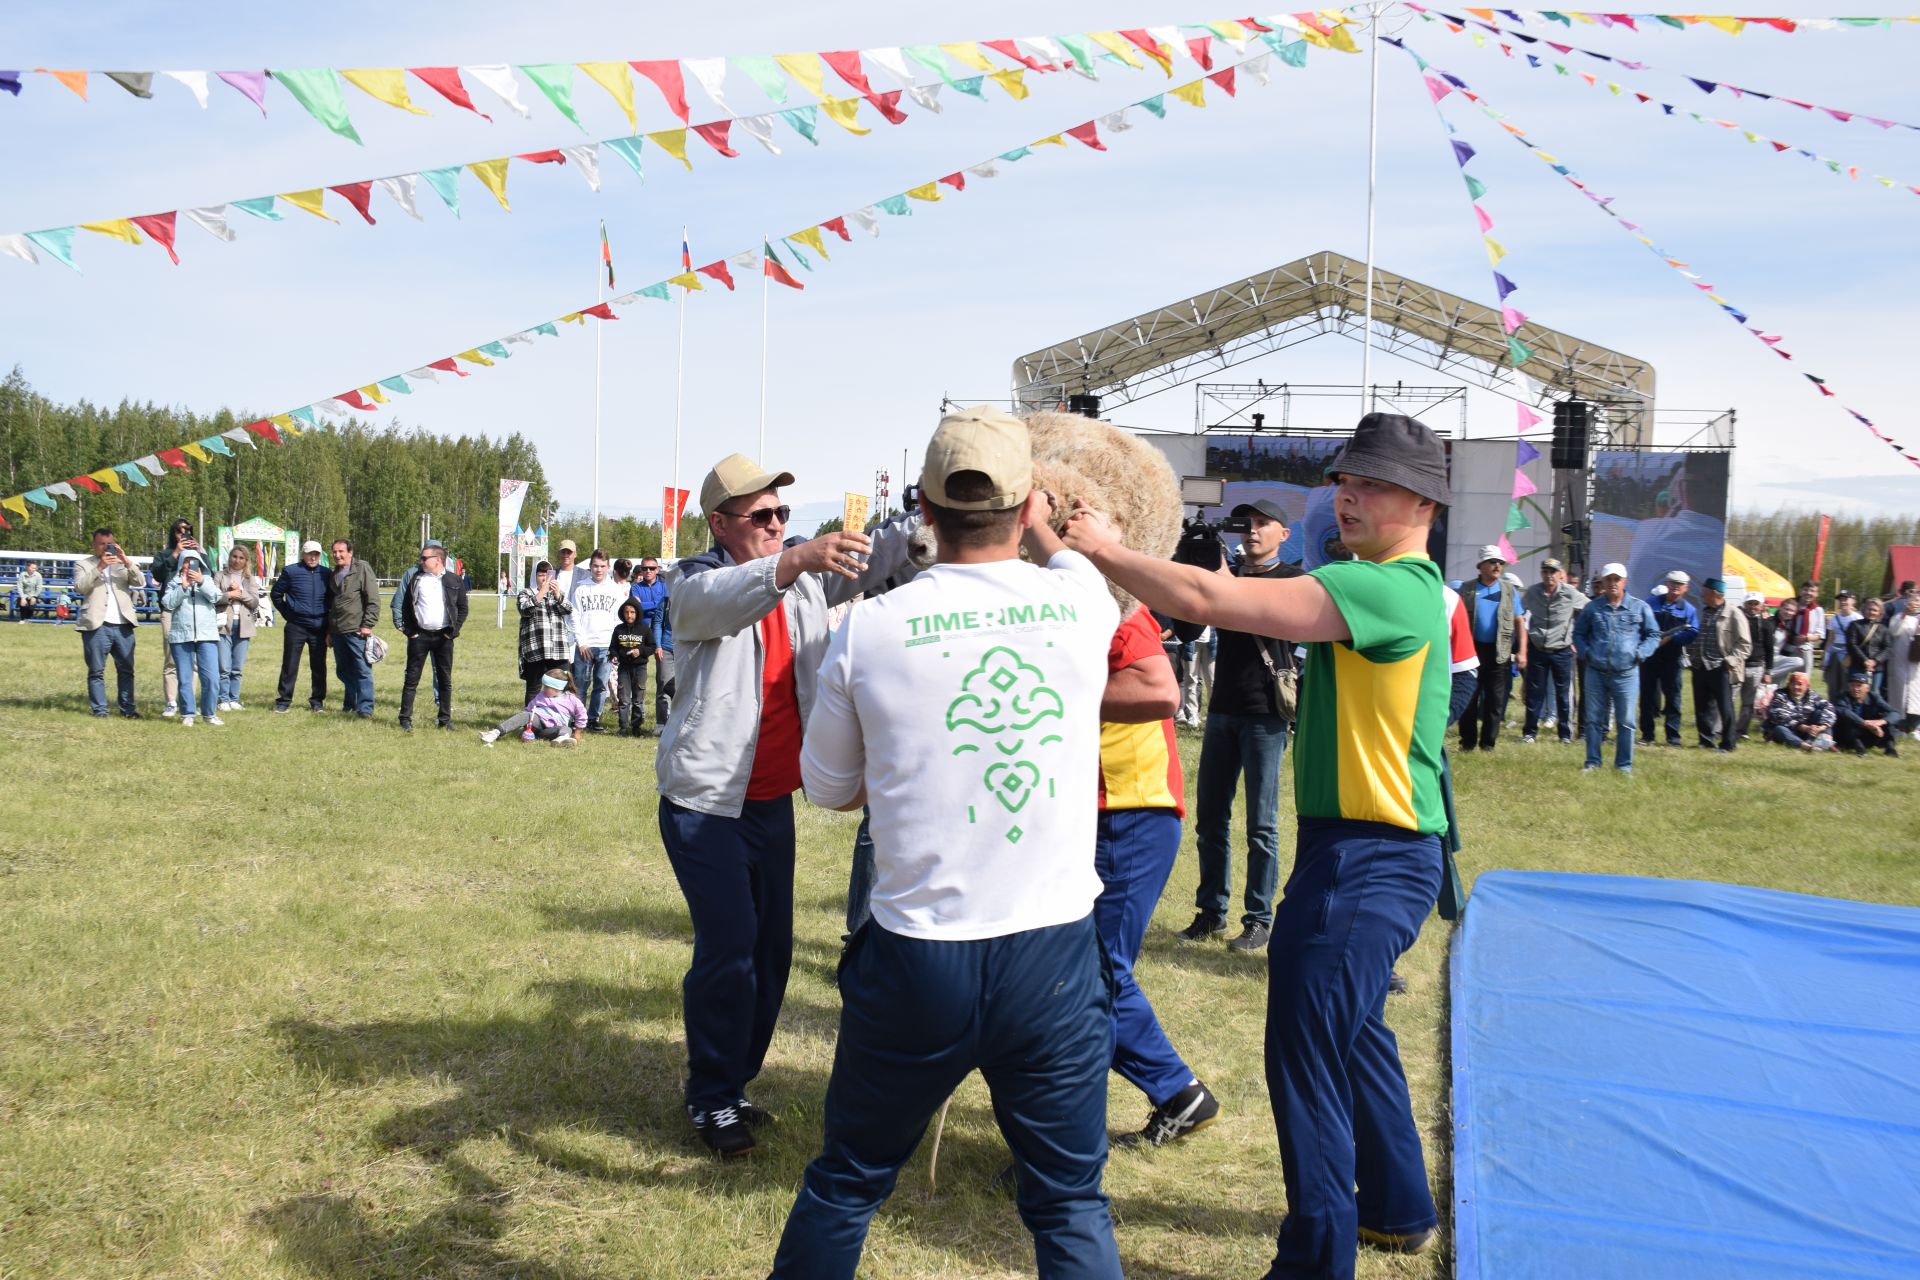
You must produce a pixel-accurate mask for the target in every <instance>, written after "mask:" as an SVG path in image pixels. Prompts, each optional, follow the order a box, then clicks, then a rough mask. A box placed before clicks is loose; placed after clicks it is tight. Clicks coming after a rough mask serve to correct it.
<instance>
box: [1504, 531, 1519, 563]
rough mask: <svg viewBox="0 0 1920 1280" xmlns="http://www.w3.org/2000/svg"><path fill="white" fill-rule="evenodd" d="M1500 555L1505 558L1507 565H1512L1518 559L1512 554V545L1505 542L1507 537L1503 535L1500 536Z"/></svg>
mask: <svg viewBox="0 0 1920 1280" xmlns="http://www.w3.org/2000/svg"><path fill="white" fill-rule="evenodd" d="M1500 554H1501V555H1503V556H1505V557H1506V560H1507V563H1508V564H1512V563H1513V562H1514V561H1515V560H1516V559H1518V557H1517V556H1515V555H1514V554H1513V544H1512V543H1511V542H1508V541H1507V535H1506V534H1504V533H1503V534H1501V535H1500Z"/></svg>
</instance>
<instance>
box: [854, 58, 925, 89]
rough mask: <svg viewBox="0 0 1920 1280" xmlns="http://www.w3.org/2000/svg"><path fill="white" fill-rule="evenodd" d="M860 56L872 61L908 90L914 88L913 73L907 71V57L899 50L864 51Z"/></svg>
mask: <svg viewBox="0 0 1920 1280" xmlns="http://www.w3.org/2000/svg"><path fill="white" fill-rule="evenodd" d="M860 56H861V57H863V58H867V59H869V60H871V61H872V62H873V64H874V65H875V66H877V67H879V68H880V69H881V70H882V71H885V72H886V73H887V74H888V75H890V76H892V77H893V78H894V79H895V80H898V81H899V82H900V83H901V84H902V85H904V86H906V87H907V88H909V89H911V88H912V87H913V72H911V71H909V70H907V59H906V55H904V54H902V53H901V52H900V50H899V49H897V48H889V49H862V50H861V51H860Z"/></svg>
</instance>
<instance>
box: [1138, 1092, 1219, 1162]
mask: <svg viewBox="0 0 1920 1280" xmlns="http://www.w3.org/2000/svg"><path fill="white" fill-rule="evenodd" d="M1219 1118H1220V1099H1218V1098H1216V1097H1214V1096H1213V1093H1212V1092H1211V1091H1210V1090H1209V1089H1208V1088H1207V1086H1205V1085H1203V1084H1201V1083H1200V1082H1199V1081H1198V1080H1195V1081H1194V1082H1193V1083H1192V1084H1190V1085H1188V1086H1187V1087H1186V1088H1184V1089H1182V1090H1181V1091H1180V1092H1178V1093H1176V1094H1174V1095H1173V1096H1172V1097H1171V1098H1168V1099H1167V1100H1166V1101H1165V1102H1163V1103H1161V1104H1160V1105H1159V1106H1157V1107H1155V1108H1154V1109H1153V1110H1152V1111H1151V1112H1149V1113H1148V1114H1147V1124H1146V1127H1145V1128H1143V1129H1141V1130H1140V1132H1138V1133H1126V1134H1122V1135H1120V1136H1119V1137H1118V1138H1115V1139H1114V1142H1115V1144H1116V1145H1118V1146H1122V1147H1139V1146H1147V1147H1164V1146H1166V1145H1167V1144H1168V1143H1169V1142H1172V1141H1173V1140H1174V1139H1176V1138H1184V1137H1186V1136H1187V1135H1188V1134H1190V1133H1193V1132H1195V1131H1196V1130H1199V1129H1204V1128H1206V1127H1207V1126H1208V1125H1210V1124H1212V1123H1213V1122H1214V1121H1215V1120H1218V1119H1219Z"/></svg>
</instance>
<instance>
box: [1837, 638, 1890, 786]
mask: <svg viewBox="0 0 1920 1280" xmlns="http://www.w3.org/2000/svg"><path fill="white" fill-rule="evenodd" d="M1873 603H1875V604H1879V603H1880V602H1879V601H1878V600H1875V601H1874V602H1873ZM1833 714H1834V721H1833V745H1834V747H1835V748H1836V749H1838V750H1840V751H1851V752H1853V754H1855V755H1857V756H1863V755H1865V754H1867V752H1868V751H1869V750H1870V749H1873V748H1876V747H1877V748H1878V749H1880V750H1881V751H1884V752H1886V753H1887V754H1888V755H1890V756H1897V755H1899V754H1900V751H1899V749H1898V748H1897V747H1895V746H1894V741H1895V739H1897V738H1899V736H1900V731H1899V730H1898V729H1896V728H1894V723H1893V722H1894V716H1893V708H1892V707H1890V706H1888V705H1887V700H1886V699H1885V698H1882V697H1881V696H1880V695H1879V694H1877V693H1875V692H1874V691H1873V676H1872V674H1871V673H1870V672H1867V671H1854V672H1851V673H1849V674H1848V676H1847V686H1846V688H1845V690H1844V691H1842V693H1841V694H1840V696H1839V697H1838V698H1835V699H1834V700H1833Z"/></svg>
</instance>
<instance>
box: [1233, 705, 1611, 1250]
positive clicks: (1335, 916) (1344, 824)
mask: <svg viewBox="0 0 1920 1280" xmlns="http://www.w3.org/2000/svg"><path fill="white" fill-rule="evenodd" d="M1629 732H1631V730H1629ZM1439 885H1440V839H1439V837H1438V836H1423V835H1418V834H1416V833H1414V832H1412V831H1408V830H1406V829H1404V828H1401V827H1390V826H1386V825H1385V824H1382V823H1375V822H1351V821H1347V820H1345V819H1330V818H1302V819H1300V836H1299V843H1298V846H1297V848H1296V852H1295V854H1294V864H1293V875H1292V876H1291V877H1290V878H1289V879H1288V881H1287V887H1286V896H1285V897H1284V898H1283V899H1282V900H1281V902H1280V906H1279V909H1278V911H1276V912H1275V914H1274V922H1273V941H1272V943H1271V944H1269V947H1268V951H1267V1093H1268V1095H1269V1097H1270V1098H1271V1099H1272V1102H1273V1120H1274V1125H1275V1127H1276V1128H1277V1129H1278V1130H1279V1132H1280V1170H1281V1173H1282V1175H1283V1176H1284V1177H1285V1179H1286V1188H1287V1216H1286V1220H1285V1221H1283V1222H1282V1223H1281V1224H1280V1242H1279V1250H1278V1252H1277V1253H1276V1254H1275V1255H1274V1259H1273V1267H1272V1269H1271V1270H1269V1271H1268V1272H1267V1275H1268V1277H1269V1278H1270V1280H1272V1278H1275V1277H1281V1276H1314V1277H1332V1278H1333V1280H1352V1276H1353V1268H1354V1253H1355V1249H1356V1245H1357V1241H1358V1237H1359V1230H1358V1228H1359V1227H1361V1226H1366V1227H1369V1228H1371V1229H1373V1230H1375V1231H1384V1232H1391V1233H1393V1234H1403V1233H1407V1232H1413V1231H1420V1230H1423V1229H1425V1228H1428V1227H1431V1226H1433V1225H1435V1223H1436V1222H1437V1221H1438V1218H1437V1217H1436V1216H1435V1213H1434V1207H1433V1197H1432V1195H1431V1194H1430V1193H1429V1192H1428V1191H1427V1166H1426V1161H1425V1159H1424V1157H1423V1156H1422V1154H1421V1151H1420V1131H1419V1129H1418V1128H1416V1127H1415V1125H1414V1122H1413V1108H1412V1104H1411V1102H1410V1101H1409V1100H1408V1097H1407V1078H1406V1075H1405V1073H1404V1072H1402V1071H1401V1069H1400V1046H1399V1043H1398V1042H1397V1041H1395V1039H1394V1038H1393V1032H1391V1031H1389V1030H1388V1029H1387V1024H1386V1020H1385V1016H1384V1015H1385V1010H1386V1001H1387V978H1388V977H1389V976H1390V975H1391V974H1392V972H1393V962H1394V961H1395V960H1396V959H1398V958H1399V957H1400V954H1401V953H1402V952H1404V951H1405V950H1406V949H1407V948H1408V947H1411V946H1412V945H1413V941H1414V939H1415V938H1416V937H1418V936H1419V934H1420V925H1421V923H1422V922H1423V921H1425V920H1426V918H1427V912H1429V911H1430V910H1432V909H1433V903H1434V896H1435V894H1436V893H1437V892H1438V891H1439ZM1356 1186H1358V1187H1359V1194H1358V1195H1357V1196H1356V1195H1355V1193H1354V1188H1355V1187H1356Z"/></svg>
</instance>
